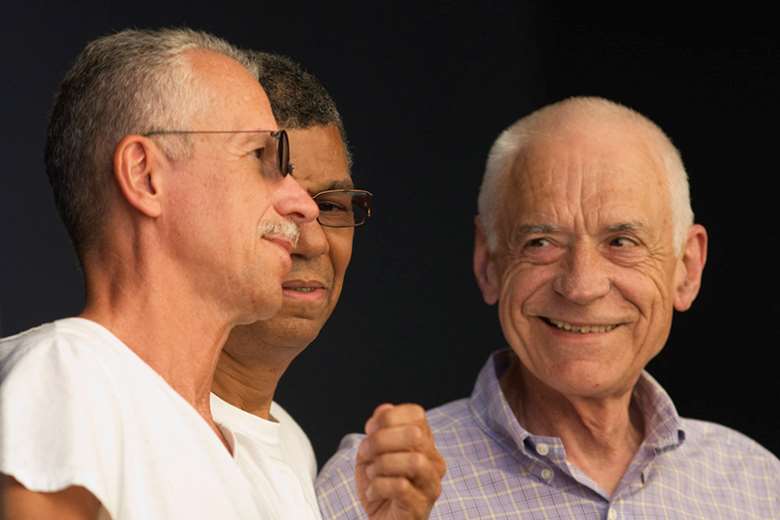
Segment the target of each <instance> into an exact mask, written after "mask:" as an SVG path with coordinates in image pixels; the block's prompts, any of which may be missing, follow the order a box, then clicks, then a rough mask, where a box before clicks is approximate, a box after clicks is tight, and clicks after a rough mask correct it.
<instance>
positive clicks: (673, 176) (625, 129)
mask: <svg viewBox="0 0 780 520" xmlns="http://www.w3.org/2000/svg"><path fill="white" fill-rule="evenodd" d="M626 135H631V136H633V137H634V142H635V144H636V146H639V147H643V148H646V149H647V151H648V153H649V154H651V155H654V156H655V157H657V159H658V161H659V163H660V167H661V169H662V170H663V172H664V174H665V176H666V186H667V187H668V190H669V207H670V211H671V221H672V228H673V230H672V233H673V235H672V236H673V241H674V247H675V252H676V253H677V254H679V253H680V249H681V247H682V244H683V241H684V240H685V236H686V232H687V230H688V228H689V227H690V226H691V225H692V224H693V211H692V209H691V203H690V195H689V188H688V176H687V174H686V173H685V168H684V166H683V163H682V160H681V158H680V154H679V152H678V150H677V149H676V148H675V147H674V145H673V144H672V142H671V141H670V140H669V138H668V137H667V136H666V134H664V132H663V131H662V130H661V129H660V128H659V127H658V126H657V125H656V124H655V123H653V122H652V121H650V120H649V119H647V118H646V117H644V116H643V115H642V114H640V113H638V112H636V111H634V110H631V109H630V108H627V107H625V106H623V105H619V104H617V103H614V102H612V101H608V100H606V99H603V98H596V97H575V98H569V99H565V100H563V101H560V102H558V103H554V104H552V105H548V106H545V107H543V108H541V109H539V110H537V111H535V112H533V113H531V114H530V115H528V116H526V117H524V118H522V119H520V120H519V121H517V122H516V123H514V124H513V125H512V126H510V127H509V128H507V129H506V130H504V131H503V132H502V133H501V134H500V135H499V137H498V138H497V139H496V141H495V142H494V143H493V147H492V148H491V149H490V153H489V155H488V160H487V165H486V168H485V174H484V176H483V178H482V186H481V187H480V192H479V201H478V206H479V219H480V223H481V224H482V226H483V229H484V231H485V234H486V238H487V242H488V247H489V248H490V249H491V250H492V251H495V250H496V248H497V246H498V241H499V237H498V230H497V227H498V226H497V222H498V215H499V213H500V211H501V210H502V208H504V207H505V205H506V204H508V203H509V201H508V197H510V196H511V193H509V190H506V189H505V187H506V184H507V180H508V178H509V174H510V173H511V172H513V171H516V170H517V169H518V168H520V169H522V162H523V161H524V160H525V159H526V158H527V157H528V156H529V155H530V154H531V153H532V152H533V151H534V150H536V151H538V150H539V147H540V146H541V145H542V144H543V143H545V142H558V143H560V142H564V141H565V142H568V143H572V144H573V145H574V144H576V143H577V142H581V141H591V142H594V141H595V142H602V141H603V142H607V141H609V140H611V139H613V138H615V137H617V136H620V137H624V136H626Z"/></svg>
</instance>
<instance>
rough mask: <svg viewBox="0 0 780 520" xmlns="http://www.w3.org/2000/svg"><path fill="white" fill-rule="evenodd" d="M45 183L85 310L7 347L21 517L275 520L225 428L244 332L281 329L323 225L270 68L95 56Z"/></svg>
mask: <svg viewBox="0 0 780 520" xmlns="http://www.w3.org/2000/svg"><path fill="white" fill-rule="evenodd" d="M46 168H47V173H48V175H49V180H50V183H51V185H52V189H53V192H54V197H55V201H56V203H57V206H58V209H59V211H60V214H61V216H62V219H63V221H64V223H65V226H66V228H67V230H68V232H69V234H70V236H71V239H72V240H73V243H74V246H75V248H76V251H77V253H78V256H79V260H80V262H81V264H82V266H83V270H84V275H85V285H86V306H85V308H84V310H83V311H82V312H81V314H80V315H79V317H75V318H68V319H64V320H59V321H56V322H54V323H49V324H45V325H41V326H39V327H37V328H34V329H32V330H29V331H26V332H23V333H21V334H19V335H16V336H13V337H10V338H5V339H3V340H2V341H0V418H1V419H0V420H1V422H0V473H2V474H3V476H2V478H3V480H4V484H5V485H4V492H3V494H4V496H3V500H2V502H3V504H4V511H2V513H3V515H4V516H5V518H8V519H9V520H10V519H16V518H24V519H43V518H45V519H51V518H57V519H59V520H70V519H94V518H109V517H110V518H113V519H114V520H126V519H136V518H137V519H144V520H150V519H180V518H187V519H215V518H219V519H220V520H222V519H252V520H254V519H257V518H273V517H274V515H272V514H270V512H268V511H266V510H265V509H264V503H265V502H264V497H263V496H262V494H261V489H260V488H259V486H257V485H255V484H254V483H253V482H252V481H251V476H248V475H247V474H246V473H245V472H243V471H242V468H240V466H239V465H238V464H236V461H235V459H234V458H233V457H232V453H231V450H232V448H233V447H234V446H236V445H237V442H238V436H239V435H238V434H234V433H233V432H231V431H230V430H229V429H228V428H226V427H224V426H218V425H217V423H216V422H215V420H214V419H213V418H212V415H211V411H210V390H211V386H212V379H213V373H214V370H215V367H216V364H217V360H218V357H219V353H220V351H221V349H222V346H223V344H224V342H225V340H226V338H227V336H228V334H229V332H230V330H231V329H232V328H233V326H235V325H237V324H240V323H251V322H255V321H257V320H259V319H264V318H269V317H270V316H272V315H273V314H274V313H276V311H278V309H279V307H280V305H281V303H282V288H281V284H282V280H283V277H284V276H285V275H286V273H287V272H288V271H289V269H290V266H291V258H290V253H291V251H292V249H293V248H294V247H295V244H296V242H297V239H298V235H299V227H300V226H302V225H305V224H307V223H308V222H311V221H312V220H313V219H314V218H316V216H317V213H318V211H317V207H316V205H315V204H314V202H313V201H312V199H311V197H309V196H308V194H307V193H306V192H305V191H304V190H303V189H302V188H301V186H300V185H299V184H298V183H297V182H296V181H295V180H294V179H293V178H292V177H291V176H290V175H288V174H289V173H290V172H291V171H292V168H291V167H290V164H289V149H288V143H287V136H286V134H285V133H284V132H283V131H278V128H277V125H276V121H275V120H274V117H273V115H272V113H271V108H270V106H269V103H268V99H267V97H266V94H265V92H264V91H263V89H262V88H261V87H260V85H259V83H258V82H257V79H256V67H255V65H254V63H253V62H252V61H251V60H249V59H248V58H247V56H246V54H245V53H243V52H241V51H238V50H237V49H235V48H233V47H232V46H230V45H229V44H227V43H226V42H224V41H223V40H220V39H218V38H216V37H213V36H211V35H208V34H205V33H199V32H194V31H190V30H186V29H177V30H160V31H132V30H131V31H122V32H119V33H116V34H113V35H110V36H106V37H103V38H99V39H97V40H95V41H93V42H91V43H90V44H89V45H88V46H87V47H86V48H85V50H84V51H83V52H82V53H81V54H80V55H79V56H78V58H77V59H76V62H75V64H74V65H73V67H72V68H71V69H70V70H69V71H68V73H67V74H66V76H65V79H64V80H63V82H62V84H61V86H60V89H59V92H58V94H57V97H56V99H55V104H54V107H53V110H52V114H51V119H50V122H49V131H48V138H47V146H46ZM0 516H2V515H0Z"/></svg>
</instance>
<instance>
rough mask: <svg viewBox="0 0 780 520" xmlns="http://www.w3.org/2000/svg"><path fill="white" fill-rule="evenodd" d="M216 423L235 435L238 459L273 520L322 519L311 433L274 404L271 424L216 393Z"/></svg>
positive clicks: (214, 410) (234, 453)
mask: <svg viewBox="0 0 780 520" xmlns="http://www.w3.org/2000/svg"><path fill="white" fill-rule="evenodd" d="M211 413H212V415H213V416H214V420H215V421H216V422H217V423H218V424H219V425H220V427H224V428H225V429H227V430H230V431H231V432H232V438H231V439H229V440H230V442H231V444H232V448H233V457H234V458H235V460H236V462H237V463H238V465H239V466H240V467H241V470H242V471H243V472H244V474H245V475H246V477H247V479H249V481H250V482H251V483H252V486H254V490H255V492H256V493H257V494H259V495H262V500H263V504H262V507H263V510H264V511H267V512H269V513H271V516H272V517H273V518H279V519H295V520H320V519H321V518H322V517H321V516H320V509H319V506H318V505H317V497H316V495H315V493H314V478H315V477H316V476H317V461H316V460H315V458H314V450H312V447H311V443H310V442H309V439H308V437H306V434H305V433H303V430H302V429H301V427H300V426H298V424H297V423H296V422H295V421H294V420H293V418H292V417H290V415H289V414H288V413H287V412H286V411H284V409H283V408H282V407H281V406H279V405H278V404H276V403H271V416H272V417H273V418H274V419H275V421H266V420H264V419H261V418H260V417H257V416H255V415H252V414H250V413H247V412H245V411H243V410H242V409H240V408H237V407H235V406H233V405H231V404H229V403H227V402H225V401H224V400H222V399H220V398H219V397H217V396H216V395H214V394H211Z"/></svg>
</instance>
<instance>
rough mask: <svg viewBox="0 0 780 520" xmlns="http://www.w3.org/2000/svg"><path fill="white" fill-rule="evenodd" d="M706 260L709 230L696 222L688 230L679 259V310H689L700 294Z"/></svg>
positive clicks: (676, 303) (676, 304)
mask: <svg viewBox="0 0 780 520" xmlns="http://www.w3.org/2000/svg"><path fill="white" fill-rule="evenodd" d="M706 262H707V230H705V229H704V227H703V226H700V225H699V224H694V225H693V226H691V228H690V229H689V230H688V236H687V237H686V239H685V243H684V244H683V251H682V257H681V258H680V259H679V260H678V261H677V271H676V273H675V294H674V308H675V309H677V310H678V311H686V310H688V309H689V308H690V306H691V304H692V303H693V300H695V299H696V295H697V294H699V287H700V286H701V274H702V271H704V264H705V263H706Z"/></svg>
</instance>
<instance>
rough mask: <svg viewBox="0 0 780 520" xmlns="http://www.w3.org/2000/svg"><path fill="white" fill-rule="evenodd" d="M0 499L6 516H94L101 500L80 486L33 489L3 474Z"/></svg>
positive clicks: (45, 519)
mask: <svg viewBox="0 0 780 520" xmlns="http://www.w3.org/2000/svg"><path fill="white" fill-rule="evenodd" d="M0 491H2V494H3V498H2V500H0V506H2V508H3V509H2V513H4V514H3V515H0V518H3V519H4V520H50V519H52V518H57V519H58V520H95V519H96V518H97V515H98V512H99V511H100V501H99V500H98V499H97V498H95V495H93V494H92V493H90V492H89V491H87V490H86V489H85V488H83V487H81V486H71V487H69V488H67V489H64V490H62V491H58V492H56V493H39V492H35V491H30V490H29V489H27V488H25V487H24V486H22V485H21V484H19V482H17V481H16V480H14V479H13V478H11V477H9V476H5V475H3V476H2V487H0Z"/></svg>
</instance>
